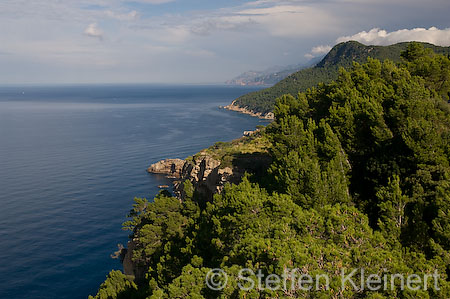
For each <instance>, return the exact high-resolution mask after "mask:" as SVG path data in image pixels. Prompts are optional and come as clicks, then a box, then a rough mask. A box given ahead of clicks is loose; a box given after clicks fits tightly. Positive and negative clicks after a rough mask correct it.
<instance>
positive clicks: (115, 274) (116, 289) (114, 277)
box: [89, 271, 140, 299]
mask: <svg viewBox="0 0 450 299" xmlns="http://www.w3.org/2000/svg"><path fill="white" fill-rule="evenodd" d="M133 278H134V277H128V276H126V275H124V274H123V273H122V272H120V271H111V272H110V273H109V274H108V277H107V278H106V281H105V282H104V283H102V285H101V286H100V289H99V290H98V294H97V295H96V296H95V297H92V296H89V298H90V299H133V298H140V297H139V293H138V290H137V285H136V284H135V283H134V282H133Z"/></svg>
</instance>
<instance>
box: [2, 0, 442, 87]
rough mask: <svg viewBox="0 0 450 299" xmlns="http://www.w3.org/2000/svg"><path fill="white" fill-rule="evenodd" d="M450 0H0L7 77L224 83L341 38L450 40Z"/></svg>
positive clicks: (10, 80)
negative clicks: (244, 73) (246, 72)
mask: <svg viewBox="0 0 450 299" xmlns="http://www.w3.org/2000/svg"><path fill="white" fill-rule="evenodd" d="M449 15H450V1H448V0H428V1H423V0H420V1H419V0H290V1H283V0H247V1H237V0H133V1H128V0H1V1H0V84H66V83H220V82H224V81H226V80H228V79H231V78H233V77H235V76H237V75H239V74H240V73H242V72H245V71H249V70H264V69H267V68H269V67H273V66H284V65H294V64H303V63H307V62H308V61H309V60H310V59H313V58H314V57H318V56H320V55H323V54H325V53H326V52H327V51H329V49H330V48H331V47H332V46H333V45H335V44H336V43H338V42H343V41H347V40H358V41H360V42H362V43H365V44H377V45H388V44H393V43H396V42H400V41H408V40H420V41H427V42H431V43H434V44H437V45H442V46H450V18H449Z"/></svg>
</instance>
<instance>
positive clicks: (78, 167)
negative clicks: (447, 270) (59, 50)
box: [0, 85, 264, 299]
mask: <svg viewBox="0 0 450 299" xmlns="http://www.w3.org/2000/svg"><path fill="white" fill-rule="evenodd" d="M253 90H255V88H249V87H227V86H144V85H136V86H131V85H128V86H112V85H111V86H59V87H0V241H1V242H0V259H1V261H2V262H1V264H0V277H1V279H0V298H58V299H61V298H86V297H87V296H88V295H89V294H95V292H96V290H97V288H98V286H99V284H100V283H101V282H102V281H103V280H104V279H105V277H106V275H107V274H108V272H109V271H110V270H112V269H121V265H120V263H119V262H118V261H117V260H113V259H111V258H110V254H111V253H113V252H114V251H116V250H117V244H118V243H123V244H125V243H126V242H127V232H124V231H122V230H121V223H122V222H123V221H124V220H125V216H126V214H127V212H128V211H129V209H130V208H131V205H132V203H133V198H134V197H135V196H138V197H146V198H152V197H153V196H154V195H155V194H156V193H157V192H158V188H157V187H156V186H157V185H165V184H169V182H168V181H167V179H165V178H164V177H161V176H156V175H150V174H147V173H146V171H145V169H146V167H147V166H148V165H149V164H151V163H153V162H156V161H158V160H160V159H164V158H185V157H187V156H189V155H192V154H194V153H196V152H198V151H199V150H201V149H202V148H205V147H208V146H209V145H211V144H212V143H214V142H216V141H227V140H231V139H234V138H237V137H239V136H241V135H242V132H243V131H244V130H252V129H254V128H255V126H256V125H258V124H264V123H263V122H261V121H260V120H258V119H256V118H252V117H249V116H246V115H242V114H238V113H235V112H230V111H225V110H220V109H218V106H219V105H225V104H228V103H229V102H231V101H232V100H233V99H234V98H236V97H238V96H239V95H242V94H245V93H247V92H250V91H253Z"/></svg>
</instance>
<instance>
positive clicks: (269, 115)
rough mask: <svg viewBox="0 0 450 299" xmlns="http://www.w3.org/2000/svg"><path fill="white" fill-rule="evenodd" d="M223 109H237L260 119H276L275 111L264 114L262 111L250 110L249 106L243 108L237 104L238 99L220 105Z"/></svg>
mask: <svg viewBox="0 0 450 299" xmlns="http://www.w3.org/2000/svg"><path fill="white" fill-rule="evenodd" d="M220 108H222V109H226V110H230V111H236V112H239V113H242V114H247V115H250V116H253V117H258V118H259V119H265V120H274V115H273V112H269V113H266V114H262V113H261V112H253V111H251V110H248V109H247V108H242V107H239V106H237V105H236V100H234V101H233V102H231V104H229V105H227V106H220Z"/></svg>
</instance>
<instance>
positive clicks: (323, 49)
mask: <svg viewBox="0 0 450 299" xmlns="http://www.w3.org/2000/svg"><path fill="white" fill-rule="evenodd" d="M330 50H331V46H328V45H327V46H317V47H314V48H312V50H311V54H315V55H318V54H326V53H328V52H330Z"/></svg>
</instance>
